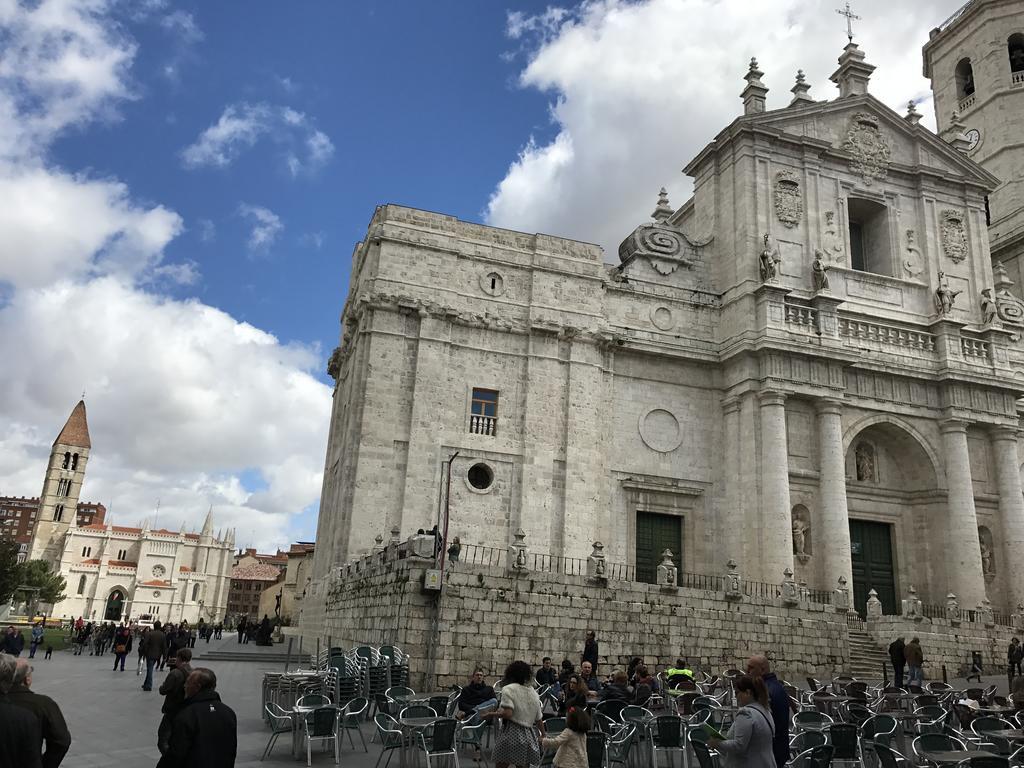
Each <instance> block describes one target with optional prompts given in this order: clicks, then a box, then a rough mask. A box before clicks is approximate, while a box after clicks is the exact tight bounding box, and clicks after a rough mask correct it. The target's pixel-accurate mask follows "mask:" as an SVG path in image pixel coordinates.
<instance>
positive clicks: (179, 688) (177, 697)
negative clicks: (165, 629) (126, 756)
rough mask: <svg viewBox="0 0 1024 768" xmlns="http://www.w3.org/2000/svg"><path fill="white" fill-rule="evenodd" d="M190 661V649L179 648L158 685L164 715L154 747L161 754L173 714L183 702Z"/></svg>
mask: <svg viewBox="0 0 1024 768" xmlns="http://www.w3.org/2000/svg"><path fill="white" fill-rule="evenodd" d="M191 661H192V650H191V649H190V648H179V649H178V650H177V651H176V652H175V654H174V667H173V668H172V669H171V671H170V672H168V673H167V677H165V678H164V681H163V683H162V684H161V685H160V693H162V694H163V697H164V703H163V706H162V707H160V711H161V712H163V713H164V716H163V719H162V720H161V721H160V725H159V727H158V728H157V729H156V747H157V749H159V750H160V754H161V755H162V754H164V753H165V752H167V744H168V742H169V741H170V738H171V727H172V726H173V724H174V716H175V715H177V714H178V712H180V711H181V708H182V706H184V704H185V681H186V680H187V679H188V676H189V675H190V674H191V673H192V665H191V664H190V663H189V662H191Z"/></svg>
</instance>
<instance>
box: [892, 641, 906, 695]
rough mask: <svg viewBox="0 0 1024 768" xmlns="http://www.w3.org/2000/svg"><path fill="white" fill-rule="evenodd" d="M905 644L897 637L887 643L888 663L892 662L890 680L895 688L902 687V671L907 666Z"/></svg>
mask: <svg viewBox="0 0 1024 768" xmlns="http://www.w3.org/2000/svg"><path fill="white" fill-rule="evenodd" d="M906 648H907V646H906V643H905V642H904V640H903V638H902V637H897V638H896V639H895V640H893V641H892V642H891V643H889V661H891V662H892V679H893V684H894V685H895V686H896V687H897V688H902V687H903V670H904V668H905V667H906V665H907V656H906Z"/></svg>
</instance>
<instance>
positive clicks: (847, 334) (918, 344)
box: [839, 317, 935, 352]
mask: <svg viewBox="0 0 1024 768" xmlns="http://www.w3.org/2000/svg"><path fill="white" fill-rule="evenodd" d="M839 335H840V336H841V337H843V338H848V339H858V340H862V341H873V342H876V343H878V344H881V345H883V346H890V347H904V348H906V349H912V350H916V351H919V352H935V336H934V335H933V334H931V333H926V332H924V331H915V330H914V329H912V328H900V327H899V326H895V325H885V324H883V323H874V322H870V321H867V320H853V319H851V318H848V317H840V318H839Z"/></svg>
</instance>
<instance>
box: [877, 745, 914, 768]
mask: <svg viewBox="0 0 1024 768" xmlns="http://www.w3.org/2000/svg"><path fill="white" fill-rule="evenodd" d="M875 755H876V756H877V757H878V762H879V764H880V765H881V766H882V768H906V766H908V765H909V764H910V761H909V760H907V758H905V757H904V756H903V755H901V754H900V753H899V752H897V751H896V750H895V749H893V748H892V747H887V746H885V744H875Z"/></svg>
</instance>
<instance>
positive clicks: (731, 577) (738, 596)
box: [722, 560, 743, 602]
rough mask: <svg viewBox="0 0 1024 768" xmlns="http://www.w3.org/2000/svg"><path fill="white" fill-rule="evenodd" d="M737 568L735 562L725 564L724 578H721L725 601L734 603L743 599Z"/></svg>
mask: <svg viewBox="0 0 1024 768" xmlns="http://www.w3.org/2000/svg"><path fill="white" fill-rule="evenodd" d="M737 568H738V567H737V565H736V561H735V560H730V561H729V562H728V563H726V564H725V576H723V577H722V579H723V587H724V590H725V599H726V600H731V601H734V602H738V601H740V600H742V599H743V585H742V584H741V583H740V572H739V570H738V569H737Z"/></svg>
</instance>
